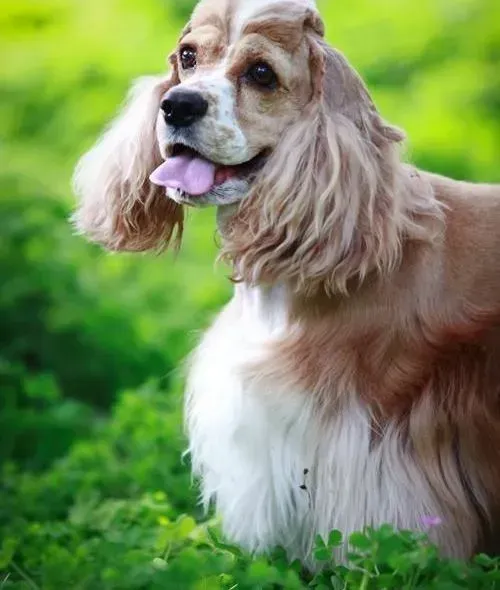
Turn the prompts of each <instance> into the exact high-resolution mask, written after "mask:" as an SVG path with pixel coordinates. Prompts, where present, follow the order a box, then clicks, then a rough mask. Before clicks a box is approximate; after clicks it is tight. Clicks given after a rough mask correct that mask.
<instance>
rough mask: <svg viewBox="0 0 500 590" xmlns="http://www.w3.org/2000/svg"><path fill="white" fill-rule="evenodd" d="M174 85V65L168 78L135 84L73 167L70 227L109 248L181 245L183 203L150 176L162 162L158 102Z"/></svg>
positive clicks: (123, 248) (132, 249)
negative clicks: (73, 209) (75, 202)
mask: <svg viewBox="0 0 500 590" xmlns="http://www.w3.org/2000/svg"><path fill="white" fill-rule="evenodd" d="M176 83H177V74H176V71H175V69H174V70H173V73H172V74H171V75H170V76H168V77H167V76H160V77H148V78H144V79H141V80H139V81H138V82H136V84H135V85H134V87H133V88H132V90H131V92H130V95H129V99H128V101H127V104H126V106H125V108H124V110H123V112H122V113H121V114H120V115H119V116H118V118H117V119H116V120H115V121H114V122H113V123H112V124H111V126H110V127H109V129H108V130H107V131H106V132H105V133H104V135H103V137H102V138H101V139H100V140H99V141H98V142H97V144H96V145H95V146H94V147H93V148H92V149H91V150H90V151H89V152H88V153H87V154H85V155H84V156H83V158H82V159H81V160H80V162H79V164H78V166H77V169H76V172H75V176H74V188H75V192H76V194H77V196H78V197H79V205H78V208H77V211H76V212H75V214H74V215H73V222H74V225H75V227H76V228H77V230H78V231H79V232H81V233H83V234H85V235H86V236H87V237H88V238H89V239H91V240H92V241H95V242H98V243H100V244H102V245H103V246H105V247H106V248H108V249H110V250H124V251H135V252H139V251H144V250H150V249H161V248H164V247H166V246H167V245H168V244H169V243H170V242H171V241H172V240H174V242H175V243H176V245H178V244H179V243H180V239H181V236H182V227H183V211H182V207H181V206H180V205H178V204H176V203H175V202H174V201H172V200H171V199H169V198H168V197H167V196H166V195H165V191H164V189H161V188H159V187H157V186H155V185H153V184H152V183H151V182H150V180H149V176H150V174H151V173H152V172H153V171H154V170H155V168H157V167H158V166H159V165H160V164H161V162H162V158H161V155H160V150H159V146H158V140H157V137H156V125H157V120H158V114H159V112H160V104H161V101H162V97H163V96H164V94H165V93H166V92H167V90H168V89H169V88H171V87H172V86H174V85H175V84H176Z"/></svg>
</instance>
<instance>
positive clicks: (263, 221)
mask: <svg viewBox="0 0 500 590" xmlns="http://www.w3.org/2000/svg"><path fill="white" fill-rule="evenodd" d="M303 23H304V27H305V35H304V37H303V39H304V42H305V43H307V44H308V49H309V80H310V85H311V99H310V103H309V104H308V105H307V106H306V108H305V109H304V113H303V115H302V116H301V118H300V120H298V121H297V122H296V123H295V124H294V125H292V126H290V127H289V128H288V129H287V130H286V132H285V133H284V134H283V135H282V137H281V139H280V142H279V144H278V145H277V146H276V148H275V149H274V151H273V153H272V154H271V155H270V157H269V160H268V162H267V163H266V166H265V167H264V169H263V170H262V172H261V174H260V175H259V177H258V179H257V180H256V182H255V184H254V186H253V187H252V191H251V193H250V195H249V196H248V197H247V199H245V200H244V201H243V202H242V204H241V206H240V208H239V210H238V212H237V214H236V215H234V216H233V217H232V219H231V220H230V222H229V223H228V224H227V227H226V228H225V235H224V238H225V240H224V251H223V254H224V255H225V257H226V258H228V259H230V260H231V261H232V262H233V263H234V265H235V268H236V269H237V273H238V275H239V277H241V278H242V279H243V280H245V281H247V282H250V283H277V282H281V283H287V284H289V285H290V286H291V287H292V288H293V289H295V290H296V291H298V292H303V293H313V292H315V291H317V290H318V289H321V290H325V291H326V292H328V293H334V292H347V291H348V290H349V289H350V288H351V285H355V284H359V282H360V281H362V280H363V279H364V278H365V277H366V276H367V275H368V274H369V273H371V272H372V271H378V272H380V273H388V272H389V271H390V270H391V269H393V268H394V267H395V265H396V264H397V263H398V261H399V257H400V252H401V235H402V231H403V228H404V226H405V225H411V221H409V219H408V217H407V210H406V207H407V202H406V201H407V200H408V198H407V194H408V188H407V186H406V182H407V181H406V177H407V174H406V172H405V171H404V168H403V166H402V163H401V160H400V156H399V151H398V145H397V144H398V143H399V142H401V141H402V140H403V138H404V135H403V134H402V133H401V132H400V131H399V130H398V129H396V128H395V127H392V126H391V125H388V124H387V123H385V122H384V121H383V120H382V118H381V117H380V115H379V114H378V112H377V109H376V108H375V106H374V103H373V101H372V100H371V98H370V95H369V94H368V91H367V90H366V87H365V85H364V84H363V82H362V80H361V78H360V77H359V76H358V74H357V73H356V72H355V71H354V70H353V69H352V68H351V67H350V65H349V64H348V62H347V60H346V59H345V58H344V56H343V55H342V54H340V53H339V52H338V51H336V50H334V49H332V48H331V47H329V46H328V45H327V44H326V42H325V41H324V39H323V24H322V22H321V19H320V17H319V15H318V14H317V13H316V12H313V11H309V12H308V14H307V15H306V18H305V20H304V21H303Z"/></svg>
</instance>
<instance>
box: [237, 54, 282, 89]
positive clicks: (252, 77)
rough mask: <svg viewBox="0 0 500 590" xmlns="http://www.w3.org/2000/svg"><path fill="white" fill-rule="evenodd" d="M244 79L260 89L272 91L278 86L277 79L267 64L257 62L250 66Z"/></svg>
mask: <svg viewBox="0 0 500 590" xmlns="http://www.w3.org/2000/svg"><path fill="white" fill-rule="evenodd" d="M245 77H246V79H247V80H249V81H250V82H253V83H254V84H256V85H257V86H260V87H261V88H267V89H269V90H274V89H275V88H276V87H277V86H278V77H277V76H276V74H275V73H274V70H273V69H272V67H271V66H270V65H269V64H266V63H265V62H263V61H262V62H258V63H255V64H253V65H252V66H250V68H249V69H248V70H247V73H246V75H245Z"/></svg>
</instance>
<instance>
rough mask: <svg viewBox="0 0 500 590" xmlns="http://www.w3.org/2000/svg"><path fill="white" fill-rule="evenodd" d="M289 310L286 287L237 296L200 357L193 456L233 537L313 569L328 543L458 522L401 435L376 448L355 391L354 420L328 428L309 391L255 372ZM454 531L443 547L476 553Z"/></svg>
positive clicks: (350, 416) (192, 400)
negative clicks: (314, 551)
mask: <svg viewBox="0 0 500 590" xmlns="http://www.w3.org/2000/svg"><path fill="white" fill-rule="evenodd" d="M286 312H287V298H286V293H285V292H284V291H283V290H282V289H280V288H275V289H273V290H269V291H263V290H261V289H250V288H248V287H246V286H244V285H241V286H238V287H237V290H236V294H235V298H234V299H233V300H232V301H231V303H230V304H229V305H228V306H227V307H226V309H225V310H224V311H223V312H222V314H221V315H220V316H219V318H218V319H217V321H216V322H215V324H214V325H213V326H212V328H211V329H210V330H209V331H208V333H207V334H206V335H205V337H204V339H203V341H202V343H201V345H200V346H199V348H198V350H197V351H196V353H195V355H194V357H193V362H192V366H191V372H190V377H189V381H188V390H187V396H186V423H187V430H188V436H189V442H190V448H189V450H190V452H191V455H192V461H193V469H194V472H195V474H196V475H198V476H199V477H200V479H201V487H202V497H203V501H204V502H205V503H206V504H208V503H209V502H210V501H215V503H216V507H217V510H218V512H219V513H220V515H221V516H222V520H223V528H224V532H225V534H226V535H227V536H228V537H229V538H230V539H231V540H232V541H234V542H236V543H238V544H240V545H242V546H243V547H245V548H247V549H249V550H251V551H265V550H267V549H272V548H273V547H275V546H276V545H281V546H283V547H285V548H286V549H287V550H288V552H289V554H290V556H291V557H299V558H302V559H303V560H305V561H306V562H309V563H311V561H310V552H311V547H312V545H313V542H314V537H315V535H316V534H317V533H321V534H327V533H328V532H329V531H330V530H332V529H334V528H335V529H339V530H341V531H342V532H344V533H345V534H348V533H350V532H352V531H354V530H359V529H362V528H363V527H364V526H366V525H378V524H382V523H386V522H388V523H392V524H393V525H395V526H399V527H401V528H417V527H419V526H420V524H421V521H422V518H423V517H424V516H428V515H439V516H442V517H444V518H447V516H448V515H447V514H446V513H445V512H446V511H445V509H444V507H443V506H440V504H439V502H438V501H437V498H436V497H435V495H434V494H433V492H432V489H431V487H430V486H429V484H428V483H427V480H426V477H425V475H424V474H423V473H422V472H421V470H420V469H419V468H418V466H417V464H416V463H415V462H414V461H413V460H412V459H411V457H410V456H409V455H408V454H407V452H406V451H405V448H404V446H403V444H402V442H401V439H400V434H399V432H398V431H397V429H396V428H395V427H394V428H387V429H386V430H385V432H384V433H383V435H382V439H381V441H380V442H379V443H378V444H377V446H376V447H375V448H371V445H370V439H371V425H370V416H369V414H368V412H367V410H366V409H365V408H363V406H362V405H361V404H360V402H359V401H358V398H357V395H356V392H354V391H353V392H342V393H343V395H344V397H345V399H346V400H348V402H347V403H346V405H345V408H344V410H343V411H341V412H339V414H338V415H337V416H336V417H334V418H331V419H330V420H329V421H328V422H327V423H324V422H323V423H320V421H319V420H318V417H317V413H316V411H315V407H314V405H313V402H312V396H311V395H310V392H304V391H290V390H289V389H288V388H287V387H286V384H279V383H267V382H265V380H263V379H259V376H258V375H251V374H250V373H249V372H248V371H247V370H245V366H246V365H248V363H249V362H251V361H252V360H256V359H260V358H262V357H263V355H266V354H267V351H268V350H269V347H271V346H272V345H273V342H275V341H276V340H277V339H280V338H283V337H286V334H287V331H288V330H289V329H290V326H289V325H288V324H287V313H286ZM337 393H338V392H337ZM305 472H307V475H305ZM304 488H306V489H304ZM451 521H453V519H451ZM448 524H449V528H448V529H447V533H446V534H445V533H444V532H443V533H441V532H440V531H436V540H439V541H440V542H441V544H442V545H443V546H444V548H445V549H447V550H448V551H449V552H450V553H454V554H455V555H457V554H461V553H464V552H467V551H468V550H469V549H470V543H471V542H473V540H472V539H470V530H469V531H468V537H469V538H464V531H461V530H460V524H459V523H457V526H456V527H455V526H454V525H453V522H451V523H448ZM450 525H451V526H450Z"/></svg>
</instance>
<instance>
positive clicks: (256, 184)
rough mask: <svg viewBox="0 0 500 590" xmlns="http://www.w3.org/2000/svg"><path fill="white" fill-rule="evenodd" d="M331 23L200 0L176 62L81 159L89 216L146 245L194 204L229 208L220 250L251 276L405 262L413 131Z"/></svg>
mask: <svg viewBox="0 0 500 590" xmlns="http://www.w3.org/2000/svg"><path fill="white" fill-rule="evenodd" d="M323 34H324V27H323V23H322V21H321V18H320V16H319V14H318V12H317V11H316V9H315V6H314V3H313V0H254V1H252V2H247V1H246V0H202V1H201V2H200V3H199V4H198V6H197V7H196V9H195V11H194V13H193V16H192V18H191V20H190V22H189V24H188V25H187V27H186V28H185V30H184V32H183V33H182V36H181V39H180V41H179V43H178V46H177V48H176V50H175V51H174V53H173V54H172V55H171V56H170V59H169V61H170V64H171V74H170V75H169V76H168V77H163V78H161V77H160V78H158V79H152V80H150V81H149V82H147V83H146V86H145V87H143V88H142V89H139V91H137V92H135V93H134V95H133V99H132V100H131V102H130V103H129V105H128V107H126V109H125V112H124V114H123V115H122V116H121V117H120V118H119V119H118V121H117V122H115V123H114V124H113V125H112V126H111V128H110V129H109V131H108V132H107V133H106V134H105V136H104V138H103V139H102V140H101V141H100V142H99V143H98V145H97V146H96V147H95V148H94V149H93V150H91V151H90V152H89V153H88V154H87V155H86V156H84V158H83V159H82V162H81V163H80V165H79V168H78V170H77V175H76V183H75V184H76V189H77V192H78V193H79V195H80V197H81V204H80V208H79V210H78V211H77V213H76V224H77V226H78V227H79V228H80V229H81V230H82V231H84V232H85V233H87V234H89V235H90V236H91V238H93V239H95V240H97V241H99V242H101V243H103V244H105V245H106V246H108V247H110V248H112V249H125V250H145V249H150V248H154V247H158V246H163V245H165V244H167V243H168V242H169V240H170V239H171V238H172V237H173V236H174V235H175V233H176V231H175V230H176V229H177V230H182V218H183V213H182V209H183V207H184V206H185V205H190V206H206V205H217V206H219V207H221V206H225V205H233V207H232V209H231V211H232V212H233V214H232V215H231V217H230V221H229V223H228V224H227V225H226V227H225V231H224V238H225V240H224V254H225V255H226V257H227V258H229V259H230V260H231V261H232V262H233V263H234V264H235V268H237V273H238V275H239V276H240V277H241V278H243V279H245V280H248V281H251V282H259V281H268V282H273V281H277V280H283V281H288V282H293V283H295V284H296V285H304V284H305V283H306V282H308V283H309V285H310V286H313V285H317V284H319V283H322V284H325V285H328V284H329V283H330V284H331V285H333V283H336V284H337V286H338V285H340V286H341V287H342V285H344V286H345V284H346V282H347V281H348V280H349V278H350V277H351V276H352V275H353V274H358V275H363V274H366V272H368V271H369V269H370V268H372V267H373V266H375V267H378V268H382V267H389V266H391V265H393V264H394V261H395V259H396V258H397V255H398V248H399V237H400V236H399V230H398V228H396V227H395V226H394V224H392V223H389V222H392V221H394V219H397V218H398V216H399V217H400V218H401V219H403V218H404V203H402V202H400V200H398V198H395V195H396V194H398V193H400V192H401V191H399V190H398V187H397V186H396V185H397V184H398V182H399V181H400V180H401V174H399V171H400V168H401V166H400V163H399V158H398V155H397V150H396V149H395V146H396V144H398V143H399V142H401V140H402V139H403V135H402V133H401V132H400V131H399V130H397V129H395V128H394V127H392V126H390V125H387V124H386V123H384V122H383V121H382V119H381V118H380V116H379V114H378V112H377V110H376V108H375V106H374V104H373V102H372V100H371V98H370V96H369V94H368V92H367V90H366V88H365V86H364V84H363V82H362V81H361V79H360V77H359V76H358V75H357V74H356V72H355V71H354V70H353V69H352V68H351V67H350V66H349V64H348V62H347V61H346V59H345V58H344V57H343V55H342V54H341V53H339V52H338V51H336V50H334V49H332V48H331V47H329V46H328V45H327V44H326V42H325V41H324V38H323ZM177 235H178V236H179V235H180V232H177Z"/></svg>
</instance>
